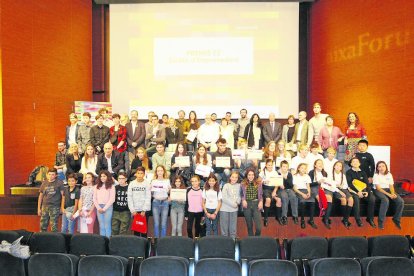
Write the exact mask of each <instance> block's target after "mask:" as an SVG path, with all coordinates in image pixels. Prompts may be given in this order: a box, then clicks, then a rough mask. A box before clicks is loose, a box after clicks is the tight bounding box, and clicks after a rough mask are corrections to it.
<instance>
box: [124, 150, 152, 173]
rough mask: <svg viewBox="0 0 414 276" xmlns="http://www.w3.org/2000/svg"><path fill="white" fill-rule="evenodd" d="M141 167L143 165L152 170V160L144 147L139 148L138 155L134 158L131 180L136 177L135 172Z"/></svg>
mask: <svg viewBox="0 0 414 276" xmlns="http://www.w3.org/2000/svg"><path fill="white" fill-rule="evenodd" d="M139 167H143V168H144V169H145V170H146V171H152V161H151V159H149V158H148V155H147V151H146V150H145V148H143V147H139V148H138V149H137V156H136V157H135V158H134V160H132V163H131V172H130V178H129V180H130V181H132V180H134V179H135V174H136V172H137V169H138V168H139Z"/></svg>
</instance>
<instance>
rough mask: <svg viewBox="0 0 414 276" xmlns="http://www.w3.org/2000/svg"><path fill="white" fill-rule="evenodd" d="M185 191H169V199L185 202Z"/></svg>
mask: <svg viewBox="0 0 414 276" xmlns="http://www.w3.org/2000/svg"><path fill="white" fill-rule="evenodd" d="M186 196H187V189H171V191H170V198H171V200H174V201H187V200H186Z"/></svg>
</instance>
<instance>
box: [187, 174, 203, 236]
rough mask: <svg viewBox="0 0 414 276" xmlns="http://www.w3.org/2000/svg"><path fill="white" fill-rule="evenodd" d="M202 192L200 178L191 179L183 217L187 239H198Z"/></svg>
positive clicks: (193, 177)
mask: <svg viewBox="0 0 414 276" xmlns="http://www.w3.org/2000/svg"><path fill="white" fill-rule="evenodd" d="M202 194H203V191H202V190H201V188H200V177H199V176H198V175H194V176H192V177H191V187H190V188H188V189H187V201H186V205H185V217H186V219H188V222H187V234H188V237H189V238H194V237H200V231H201V225H200V222H201V218H202V217H203V195H202ZM194 220H195V226H194V228H195V236H193V223H194Z"/></svg>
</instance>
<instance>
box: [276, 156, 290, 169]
mask: <svg viewBox="0 0 414 276" xmlns="http://www.w3.org/2000/svg"><path fill="white" fill-rule="evenodd" d="M282 161H287V162H288V166H290V165H289V164H290V161H292V160H291V159H290V158H285V157H277V158H276V167H278V168H280V162H282Z"/></svg>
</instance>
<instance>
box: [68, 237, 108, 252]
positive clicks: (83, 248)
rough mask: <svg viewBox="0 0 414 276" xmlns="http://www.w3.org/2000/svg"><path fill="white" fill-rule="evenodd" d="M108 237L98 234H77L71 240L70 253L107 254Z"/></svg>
mask: <svg viewBox="0 0 414 276" xmlns="http://www.w3.org/2000/svg"><path fill="white" fill-rule="evenodd" d="M107 247H108V238H106V237H104V236H100V235H96V234H76V235H73V236H72V238H71V240H70V253H71V254H74V255H77V256H80V255H106V254H107V252H108V250H107Z"/></svg>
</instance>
